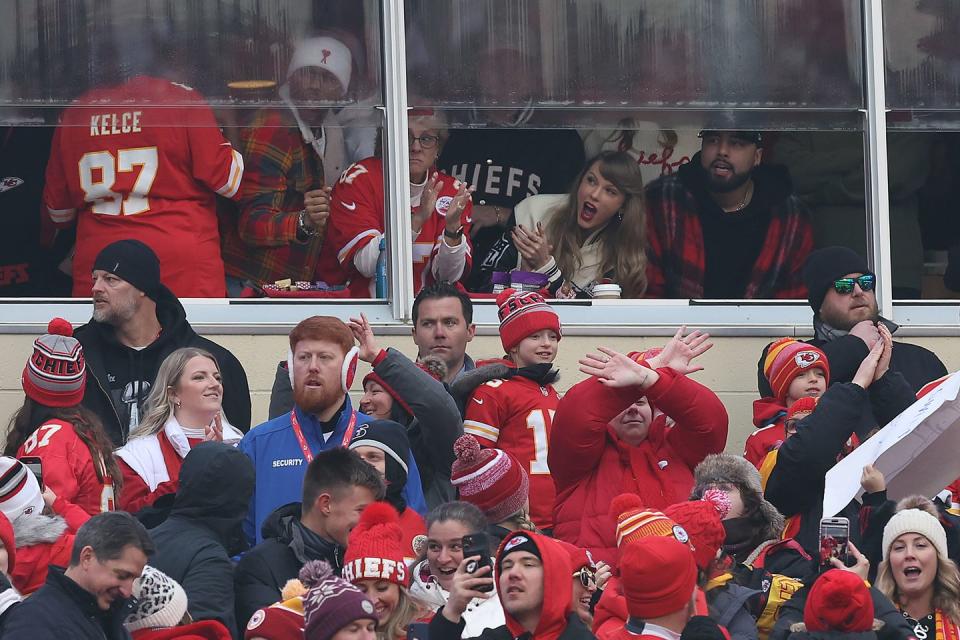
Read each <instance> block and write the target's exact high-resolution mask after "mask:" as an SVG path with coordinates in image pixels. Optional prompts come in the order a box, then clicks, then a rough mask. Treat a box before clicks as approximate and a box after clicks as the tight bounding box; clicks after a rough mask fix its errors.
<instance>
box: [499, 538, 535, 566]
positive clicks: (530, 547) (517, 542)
mask: <svg viewBox="0 0 960 640" xmlns="http://www.w3.org/2000/svg"><path fill="white" fill-rule="evenodd" d="M514 551H527V552H529V553H532V554H533V555H535V556H537V557H538V558H540V559H541V560H543V556H542V555H541V554H540V547H538V546H537V543H536V542H534V541H533V537H532V536H531V535H530V534H529V533H528V532H527V531H515V532H513V533H512V534H511V535H509V536H507V538H505V539H504V542H503V545H502V548H501V550H500V553H498V554H497V568H498V569H499V568H500V567H501V566H502V565H503V560H504V558H506V557H507V556H508V555H510V554H511V553H513V552H514Z"/></svg>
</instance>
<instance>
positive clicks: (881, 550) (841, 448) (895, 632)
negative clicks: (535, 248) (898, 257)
mask: <svg viewBox="0 0 960 640" xmlns="http://www.w3.org/2000/svg"><path fill="white" fill-rule="evenodd" d="M588 175H589V174H588ZM432 188H433V186H431V184H430V181H429V180H428V186H427V188H426V190H427V191H429V190H431V189H432ZM427 197H430V196H427ZM455 199H456V196H454V197H453V199H452V201H453V200H455ZM451 206H457V205H455V204H451ZM161 264H162V261H161V259H160V258H159V257H158V256H157V254H156V253H155V252H154V251H153V250H151V248H150V247H149V246H147V245H146V244H144V243H142V242H138V241H134V240H118V241H115V242H113V243H111V244H109V245H107V246H106V247H104V248H103V249H102V250H101V251H100V252H99V253H98V254H97V255H96V256H94V258H93V260H92V276H93V281H94V282H95V283H96V284H95V289H96V292H97V293H96V296H95V298H94V314H93V318H92V319H91V320H90V322H88V323H87V324H86V325H84V326H83V327H79V328H77V329H76V331H74V330H73V328H72V327H71V325H70V324H69V323H68V322H66V321H64V320H62V319H59V318H57V319H54V320H52V321H51V322H50V324H49V326H48V331H47V333H46V334H44V335H42V336H40V337H38V338H37V339H36V340H35V342H34V345H33V352H32V353H31V355H30V357H29V360H28V361H27V363H26V365H25V366H24V369H23V374H22V383H23V391H24V401H23V406H22V407H21V408H20V410H18V411H17V412H16V414H15V415H14V416H13V418H12V419H11V423H10V430H9V434H8V437H7V443H6V447H5V450H4V454H5V455H4V456H3V457H0V575H2V578H0V637H3V638H40V639H47V638H50V639H53V638H57V639H58V640H60V639H63V638H107V639H108V640H115V639H123V638H129V637H131V636H132V637H133V638H137V639H140V638H143V639H161V638H162V639H166V638H207V639H209V638H216V639H222V640H227V639H239V638H247V639H262V640H288V639H289V640H295V639H296V640H299V639H301V638H306V639H308V640H330V639H336V640H373V639H374V638H376V639H377V640H402V639H403V638H410V639H411V640H414V639H417V638H431V639H433V640H438V639H440V640H442V639H444V638H449V639H454V638H487V639H489V640H509V639H511V638H517V639H520V638H535V639H540V638H549V639H552V640H557V639H560V638H562V639H564V640H570V639H577V638H600V639H603V640H607V639H613V638H616V639H626V638H633V637H638V636H640V637H643V638H650V639H653V638H656V639H659V640H681V639H684V638H687V639H690V638H696V639H712V640H722V639H727V640H729V639H730V638H735V639H736V640H768V639H773V640H784V639H786V638H788V637H793V638H792V640H800V639H801V638H804V637H807V636H811V637H817V638H827V637H829V638H834V637H836V638H841V637H847V636H851V635H853V636H856V637H857V638H863V639H864V640H867V639H870V638H884V639H888V640H895V639H900V638H903V639H910V638H916V639H917V640H952V639H956V638H958V637H960V574H958V569H957V565H956V562H957V560H958V559H960V536H958V531H960V529H958V522H960V521H958V520H957V518H958V511H957V506H958V505H957V503H958V502H960V499H958V498H957V491H958V485H960V481H958V482H955V483H953V484H951V485H950V486H949V487H945V488H944V491H943V492H941V493H939V494H938V495H936V496H916V495H915V496H910V497H907V498H904V499H903V500H901V501H900V502H898V503H897V502H894V501H892V500H890V499H888V497H887V494H886V479H885V478H884V476H883V474H882V473H880V472H879V471H878V470H877V469H876V468H875V467H873V466H872V465H867V466H865V467H864V468H863V470H862V478H861V485H862V488H863V490H864V493H863V495H862V497H861V498H859V499H857V500H854V501H851V502H850V504H848V505H846V506H845V507H844V508H843V509H842V510H841V512H840V513H838V514H824V513H822V505H823V497H824V492H825V480H824V478H825V475H826V473H827V471H828V470H829V469H830V468H831V467H832V466H833V465H834V464H836V463H837V462H838V461H839V460H840V459H842V458H843V457H845V456H846V455H847V454H849V453H850V452H851V451H853V450H854V449H856V448H857V447H858V446H860V445H861V444H862V443H864V442H865V441H867V440H868V439H869V438H870V437H871V436H873V435H874V434H875V433H877V431H878V430H879V429H882V428H883V427H884V426H885V425H886V424H887V423H888V422H889V421H890V420H891V419H892V418H893V417H895V416H896V415H897V414H898V413H900V412H901V411H903V410H904V409H905V408H906V407H908V406H909V405H910V404H912V403H913V402H914V401H915V400H916V399H917V396H918V395H920V396H922V395H923V394H925V393H927V392H929V391H930V390H931V388H933V387H934V386H935V385H937V384H939V383H941V382H942V380H944V379H945V378H946V370H945V368H944V366H943V364H942V363H941V362H940V360H939V359H938V358H937V357H936V355H934V354H933V353H931V352H929V351H927V350H925V349H923V348H921V347H919V346H916V345H911V344H906V343H902V342H896V341H894V340H893V333H894V332H895V331H896V328H897V327H896V326H895V325H894V324H893V323H891V322H889V321H888V320H886V319H884V318H882V317H880V316H879V315H878V313H877V304H876V297H875V294H874V287H875V284H876V276H875V274H873V273H872V272H870V270H869V269H868V268H867V265H866V264H864V262H863V260H862V259H861V258H860V257H859V256H858V255H857V254H856V253H854V252H853V251H851V250H849V249H844V248H838V247H831V248H826V249H822V250H819V251H815V252H813V253H812V254H811V255H810V256H809V258H808V259H807V260H806V262H805V263H804V265H803V267H802V269H801V270H800V274H799V275H798V276H796V277H798V278H799V279H800V280H799V281H800V282H801V284H802V286H803V287H804V289H805V290H806V291H807V294H808V299H809V302H810V305H811V309H812V310H813V312H814V326H815V329H816V338H815V339H813V340H811V341H810V342H800V341H797V340H794V339H790V338H782V339H780V340H776V341H774V342H772V343H770V344H769V345H768V346H767V347H765V348H764V349H763V352H762V353H760V354H758V356H759V357H758V376H759V378H758V382H759V385H758V389H759V394H758V396H759V397H758V399H757V400H756V403H755V407H756V426H757V430H756V431H755V432H754V433H753V434H752V435H751V436H750V438H749V439H748V441H747V445H746V451H745V453H744V455H743V456H739V455H734V454H730V453H724V450H725V449H726V448H727V444H728V443H727V433H728V426H729V425H728V417H727V412H726V410H725V409H724V406H723V404H722V403H721V402H720V400H719V398H718V397H717V395H716V394H715V393H714V392H713V391H711V390H710V389H709V388H708V387H706V386H704V385H703V384H701V383H698V382H697V381H695V380H694V379H693V377H691V376H692V375H693V374H696V373H697V372H698V371H700V370H701V369H702V366H701V365H699V364H698V362H699V360H698V358H699V357H700V356H701V355H702V354H703V353H705V352H706V351H708V350H709V349H710V348H711V347H712V343H711V341H710V336H709V335H708V334H705V333H702V332H700V331H690V332H687V331H686V330H685V329H680V330H678V331H677V332H676V334H675V335H674V336H673V337H671V338H670V339H669V340H667V341H666V342H665V343H664V344H663V345H657V346H649V345H648V346H647V348H646V349H645V350H642V351H641V350H637V351H634V352H630V353H619V352H617V351H615V350H612V349H609V348H607V347H603V346H601V347H598V348H597V350H596V351H595V352H592V353H586V354H578V355H580V357H579V371H580V372H581V373H582V374H584V375H585V376H586V378H585V379H584V380H583V381H581V382H579V383H577V384H575V385H573V386H572V387H571V388H570V389H569V390H568V391H567V392H566V393H565V394H563V395H562V396H561V394H559V393H558V392H557V390H556V389H555V388H554V386H553V385H554V383H555V381H556V379H557V376H558V374H559V372H558V371H557V369H556V368H555V367H554V362H555V359H556V357H557V354H558V352H559V349H560V347H561V344H563V341H562V338H563V328H562V326H561V322H560V318H559V316H558V314H557V313H556V311H555V310H554V309H552V308H551V306H550V305H549V303H548V302H547V300H546V299H544V297H543V296H542V295H541V294H540V293H538V292H536V291H517V290H514V289H511V288H508V289H505V290H504V291H503V292H501V293H500V294H499V295H498V296H497V305H498V311H499V319H500V338H501V343H502V347H503V349H502V355H501V356H500V357H493V358H489V359H477V360H475V359H473V358H471V357H470V356H468V355H467V353H466V350H467V346H468V344H469V342H470V341H471V340H472V338H473V335H474V327H473V323H472V302H471V299H470V296H469V295H468V294H467V293H465V292H464V291H463V290H462V288H460V287H457V286H456V285H454V284H451V283H449V282H445V281H441V282H438V283H434V284H426V286H424V288H423V289H421V291H420V293H419V295H418V296H417V299H416V301H415V306H414V328H413V339H414V342H415V344H416V346H417V351H418V356H417V358H416V359H415V360H410V359H408V358H407V357H406V356H404V355H403V354H402V353H401V352H400V351H397V350H395V349H382V348H380V346H379V344H378V340H377V336H376V335H375V332H374V331H373V329H372V328H371V325H370V323H369V322H368V321H367V319H366V318H365V317H364V316H363V315H362V314H361V315H360V317H357V318H349V319H347V320H346V321H344V320H342V319H339V318H335V317H330V316H312V317H309V318H306V319H304V320H303V321H301V322H300V323H299V324H297V326H296V327H294V328H293V330H292V331H291V332H290V334H289V351H288V353H287V354H286V357H285V358H283V359H282V360H281V362H280V365H279V366H278V368H277V373H278V375H277V378H276V382H275V385H274V389H273V393H272V395H273V397H272V398H271V403H270V407H271V408H270V411H271V415H272V416H273V417H272V418H271V419H270V420H268V421H267V422H264V423H263V424H260V425H255V426H254V425H251V422H250V398H249V392H248V390H247V383H246V374H245V372H244V370H243V368H242V367H241V366H240V365H239V364H238V363H237V361H236V359H235V358H234V357H233V356H232V355H231V354H230V353H229V352H228V351H226V350H225V349H223V348H222V347H220V346H219V345H216V344H215V343H213V342H211V341H209V340H206V339H204V338H201V337H199V336H198V335H197V334H196V333H195V332H194V331H193V330H192V329H191V328H190V325H189V324H188V323H187V321H186V319H185V317H184V313H183V309H182V306H181V305H180V303H179V301H178V299H177V297H176V296H175V295H174V294H173V293H172V292H171V291H170V289H169V288H168V287H167V286H166V285H164V284H163V282H162V279H161V277H160V273H161ZM490 355H497V354H490ZM278 356H282V354H278ZM361 360H362V361H363V362H365V363H366V364H367V365H369V366H370V372H369V373H368V374H367V375H366V376H365V377H364V378H363V381H362V388H363V394H362V396H361V398H360V401H359V403H358V404H357V406H356V408H355V406H354V400H353V399H351V396H350V393H349V392H350V390H351V388H353V386H354V382H355V380H354V378H355V374H356V371H357V367H358V363H359V361H361ZM128 389H129V391H128ZM916 472H917V473H923V470H920V471H916ZM933 472H934V473H936V474H937V477H941V476H942V470H940V469H937V470H934V471H933ZM954 473H956V475H958V476H960V466H958V468H957V469H956V470H954ZM823 516H828V518H827V519H823ZM827 525H829V526H839V527H840V528H841V529H840V531H839V533H837V532H836V531H835V530H834V529H829V533H830V535H827V536H825V534H824V531H826V530H827V529H825V527H826V526H827Z"/></svg>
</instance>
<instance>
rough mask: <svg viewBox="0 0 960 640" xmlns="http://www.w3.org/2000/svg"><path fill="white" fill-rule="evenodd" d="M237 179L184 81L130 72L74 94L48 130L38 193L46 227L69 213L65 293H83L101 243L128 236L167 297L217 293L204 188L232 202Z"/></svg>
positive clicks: (211, 217) (236, 169)
mask: <svg viewBox="0 0 960 640" xmlns="http://www.w3.org/2000/svg"><path fill="white" fill-rule="evenodd" d="M242 176H243V159H242V158H241V157H240V154H239V153H237V152H236V151H235V150H234V149H233V147H232V146H230V143H229V142H227V140H226V138H224V137H223V134H222V133H221V132H220V129H219V128H218V127H217V122H216V120H215V119H214V116H213V111H212V110H211V109H210V106H209V105H208V104H207V103H206V102H205V101H204V100H203V98H202V97H201V96H200V95H199V94H198V93H197V92H196V91H194V90H193V89H191V88H189V87H186V86H184V85H181V84H176V83H173V82H169V81H167V80H162V79H159V78H150V77H147V76H138V77H135V78H133V79H131V80H129V81H128V82H126V83H124V84H121V85H118V86H115V87H107V88H99V89H93V90H92V91H89V92H88V93H86V94H84V95H83V96H81V97H80V98H79V99H77V100H76V101H75V102H74V103H73V105H71V106H70V107H69V108H68V109H67V110H66V111H64V113H63V117H62V119H61V123H60V126H59V127H58V128H57V132H56V134H55V135H54V138H53V147H52V149H51V151H50V161H49V163H48V164H47V175H46V186H45V188H44V192H43V201H44V204H45V206H46V207H47V211H48V213H49V215H50V217H51V219H52V220H53V221H54V223H56V224H57V225H59V226H66V225H68V224H69V223H71V222H72V221H73V219H74V218H77V225H78V227H77V244H76V255H75V256H74V258H73V295H74V296H78V297H87V296H90V289H91V279H90V274H91V272H92V270H93V261H94V259H95V258H96V256H97V254H98V253H99V252H100V250H101V249H103V248H104V247H105V246H107V245H108V244H110V243H112V242H115V241H117V240H123V239H127V238H136V239H138V240H142V241H143V242H145V243H146V244H147V245H149V246H150V248H151V249H153V250H154V252H155V253H156V254H157V256H158V257H159V258H160V278H161V280H162V281H163V283H164V284H165V285H166V286H167V287H168V288H170V289H171V290H172V291H173V293H174V294H175V295H177V296H178V297H182V298H183V297H223V296H224V295H225V294H226V285H225V282H224V271H223V260H222V259H221V257H220V233H219V230H218V228H217V213H216V206H215V195H214V194H220V195H222V196H225V197H227V198H233V197H234V196H235V195H236V194H237V190H238V189H239V187H240V180H241V177H242ZM78 214H79V215H78Z"/></svg>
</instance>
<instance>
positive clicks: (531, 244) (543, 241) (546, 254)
mask: <svg viewBox="0 0 960 640" xmlns="http://www.w3.org/2000/svg"><path fill="white" fill-rule="evenodd" d="M510 235H511V237H512V239H513V245H514V246H515V247H516V248H517V252H518V253H519V254H520V266H521V267H523V268H524V269H526V270H527V271H536V270H537V269H540V268H541V267H543V266H544V265H545V264H547V262H549V261H550V256H551V255H552V253H553V247H552V246H551V245H550V243H549V242H547V234H546V232H545V231H544V230H543V226H542V225H541V224H540V223H539V222H537V228H536V229H532V230H531V229H526V228H525V227H524V226H523V225H522V224H518V225H517V226H515V227H514V228H513V229H511V230H510Z"/></svg>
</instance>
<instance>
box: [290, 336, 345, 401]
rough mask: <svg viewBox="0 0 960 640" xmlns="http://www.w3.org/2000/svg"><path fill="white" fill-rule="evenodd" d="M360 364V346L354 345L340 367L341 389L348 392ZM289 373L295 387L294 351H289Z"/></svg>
mask: <svg viewBox="0 0 960 640" xmlns="http://www.w3.org/2000/svg"><path fill="white" fill-rule="evenodd" d="M359 364H360V348H359V347H353V348H351V349H350V351H347V354H346V355H345V356H343V366H342V367H340V389H341V390H342V391H343V392H344V393H347V392H348V391H350V387H352V386H353V381H354V380H355V379H356V377H357V365H359ZM287 375H289V376H290V387H291V388H293V351H287Z"/></svg>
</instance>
